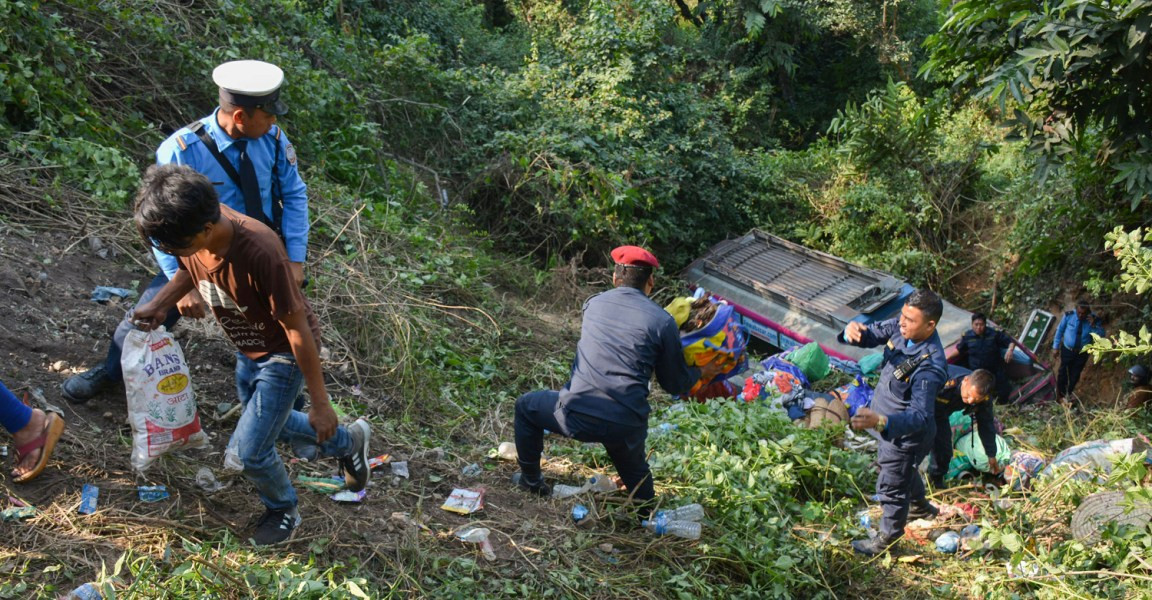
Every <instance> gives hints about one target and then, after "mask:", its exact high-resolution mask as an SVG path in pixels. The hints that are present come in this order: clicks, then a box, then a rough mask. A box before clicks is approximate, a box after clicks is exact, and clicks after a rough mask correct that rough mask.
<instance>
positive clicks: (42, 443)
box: [13, 412, 64, 483]
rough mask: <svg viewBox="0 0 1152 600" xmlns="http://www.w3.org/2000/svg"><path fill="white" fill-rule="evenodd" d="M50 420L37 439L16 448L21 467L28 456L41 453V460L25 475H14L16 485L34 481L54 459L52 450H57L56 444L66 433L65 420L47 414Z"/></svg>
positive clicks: (53, 414)
mask: <svg viewBox="0 0 1152 600" xmlns="http://www.w3.org/2000/svg"><path fill="white" fill-rule="evenodd" d="M46 416H47V417H48V418H47V420H46V421H45V422H44V430H43V431H41V432H40V435H39V436H37V437H36V439H34V440H32V441H31V442H28V443H27V444H24V445H23V446H20V447H18V448H16V465H17V466H19V465H20V464H21V463H23V462H24V457H25V456H28V455H29V454H31V453H32V452H35V451H36V450H39V451H40V459H39V460H37V461H36V466H35V467H34V468H33V469H32V470H31V471H28V472H27V473H25V474H23V475H19V476H16V475H15V474H13V477H14V479H13V481H15V482H16V483H25V482H27V481H32V480H33V479H36V478H37V477H39V476H40V474H41V473H43V472H44V467H47V466H48V459H49V458H52V450H54V449H55V448H56V442H57V441H59V439H60V436H61V435H62V434H63V433H64V419H62V418H61V417H60V415H58V414H56V413H51V412H50V413H47V415H46Z"/></svg>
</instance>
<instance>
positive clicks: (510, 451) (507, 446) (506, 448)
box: [496, 442, 520, 460]
mask: <svg viewBox="0 0 1152 600" xmlns="http://www.w3.org/2000/svg"><path fill="white" fill-rule="evenodd" d="M496 454H497V455H498V456H499V457H500V458H503V459H504V460H516V459H517V458H518V457H519V456H520V455H519V454H517V453H516V444H514V443H512V442H500V447H499V448H497V449H496Z"/></svg>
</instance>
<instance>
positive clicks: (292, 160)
mask: <svg viewBox="0 0 1152 600" xmlns="http://www.w3.org/2000/svg"><path fill="white" fill-rule="evenodd" d="M284 158H287V159H288V164H290V165H295V164H296V149H295V148H293V147H292V144H288V145H287V146H286V147H285V148H284Z"/></svg>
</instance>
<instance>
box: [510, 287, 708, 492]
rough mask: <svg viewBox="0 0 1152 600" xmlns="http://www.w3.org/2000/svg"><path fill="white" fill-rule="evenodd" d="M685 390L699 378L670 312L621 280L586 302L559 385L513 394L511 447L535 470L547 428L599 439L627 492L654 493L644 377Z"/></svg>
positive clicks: (534, 473) (525, 467) (532, 473)
mask: <svg viewBox="0 0 1152 600" xmlns="http://www.w3.org/2000/svg"><path fill="white" fill-rule="evenodd" d="M653 373H655V375H656V381H657V382H659V384H660V387H662V388H664V390H665V391H667V392H668V393H670V394H673V395H675V394H682V393H685V392H687V391H688V390H689V389H691V387H692V385H693V384H694V383H696V381H697V380H698V379H700V371H699V369H697V368H695V367H689V366H688V364H687V363H686V362H685V361H684V353H683V350H682V349H681V347H680V332H679V331H678V330H677V328H676V322H675V321H674V320H673V319H672V316H671V315H669V314H668V313H667V312H665V311H664V309H663V308H661V307H660V306H659V305H658V304H656V303H655V302H653V301H652V300H651V299H649V298H648V296H646V295H645V294H644V292H643V291H641V290H638V289H636V288H631V287H626V286H621V287H618V288H615V289H612V290H608V291H606V292H602V293H600V294H597V295H595V296H593V297H591V298H589V299H588V301H587V302H585V303H584V321H583V324H582V326H581V331H580V342H579V343H578V344H577V346H576V358H575V360H574V361H573V363H572V377H571V379H570V380H569V381H568V384H567V385H565V386H564V388H563V389H561V390H560V391H559V392H557V391H553V390H542V391H537V392H530V393H527V394H524V395H523V396H521V397H520V398H519V399H517V401H516V419H515V431H516V452H517V454H518V455H519V462H520V471H521V473H523V474H524V475H526V476H528V477H530V478H533V479H534V478H536V477H538V476H539V475H540V453H541V451H542V450H543V448H544V430H545V429H548V430H551V431H555V432H558V433H562V434H564V435H566V436H568V437H572V438H575V439H577V440H580V441H582V442H598V443H601V444H604V448H605V449H606V450H607V451H608V457H609V458H610V459H611V460H612V464H613V465H615V467H616V471H617V472H618V473H619V474H620V478H621V479H623V480H624V485H625V486H627V487H628V491H629V493H632V494H633V498H635V499H636V500H639V501H644V500H650V499H652V498H653V497H654V496H655V489H654V487H653V485H652V474H651V470H650V469H649V467H648V460H647V457H646V454H645V452H644V443H645V440H646V439H647V437H648V413H649V412H651V410H652V409H651V406H650V405H649V404H648V390H649V384H650V382H651V380H652V375H653Z"/></svg>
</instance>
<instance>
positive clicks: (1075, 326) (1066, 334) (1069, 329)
mask: <svg viewBox="0 0 1152 600" xmlns="http://www.w3.org/2000/svg"><path fill="white" fill-rule="evenodd" d="M1089 314H1090V315H1091V316H1092V320H1093V321H1094V322H1096V323H1099V322H1100V319H1099V317H1097V316H1096V314H1095V313H1089ZM1077 330H1079V331H1080V339H1079V340H1077V339H1076V331H1077ZM1093 333H1095V334H1096V335H1098V336H1101V337H1103V336H1104V328H1103V327H1101V326H1099V325H1089V324H1088V321H1087V320H1085V321H1084V327H1080V316H1079V315H1077V314H1076V311H1074V310H1070V311H1068V312H1066V313H1064V318H1062V319H1060V325H1058V326H1057V327H1056V335H1055V336H1053V337H1052V349H1053V350H1059V349H1060V346H1061V345H1063V346H1064V347H1065V348H1067V349H1069V350H1076V351H1079V350H1080V349H1081V348H1083V347H1084V346H1087V345H1088V344H1091V343H1092V334H1093Z"/></svg>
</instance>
